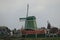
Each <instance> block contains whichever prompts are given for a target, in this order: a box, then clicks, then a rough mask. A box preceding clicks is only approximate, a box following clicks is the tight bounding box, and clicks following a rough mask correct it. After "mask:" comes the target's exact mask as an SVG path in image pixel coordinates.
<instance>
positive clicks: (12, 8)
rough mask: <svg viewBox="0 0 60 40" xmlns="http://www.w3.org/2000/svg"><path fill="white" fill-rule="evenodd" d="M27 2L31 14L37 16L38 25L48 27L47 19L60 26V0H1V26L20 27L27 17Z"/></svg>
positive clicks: (53, 24)
mask: <svg viewBox="0 0 60 40" xmlns="http://www.w3.org/2000/svg"><path fill="white" fill-rule="evenodd" d="M27 3H29V16H36V21H37V27H38V28H40V27H46V26H47V20H49V22H50V23H51V25H52V26H55V27H58V28H60V0H0V26H7V27H9V28H10V29H14V28H17V29H20V28H21V27H22V25H23V22H20V21H19V18H22V17H26V9H27Z"/></svg>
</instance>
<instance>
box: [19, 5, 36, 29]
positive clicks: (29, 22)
mask: <svg viewBox="0 0 60 40" xmlns="http://www.w3.org/2000/svg"><path fill="white" fill-rule="evenodd" d="M28 11H29V4H27V15H26V18H19V20H25V29H26V30H36V29H37V24H36V17H35V16H28Z"/></svg>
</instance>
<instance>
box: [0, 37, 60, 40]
mask: <svg viewBox="0 0 60 40" xmlns="http://www.w3.org/2000/svg"><path fill="white" fill-rule="evenodd" d="M0 40H60V37H58V38H57V37H54V38H52V37H51V38H9V39H1V38H0Z"/></svg>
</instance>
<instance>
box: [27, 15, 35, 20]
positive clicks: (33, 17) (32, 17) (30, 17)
mask: <svg viewBox="0 0 60 40" xmlns="http://www.w3.org/2000/svg"><path fill="white" fill-rule="evenodd" d="M26 19H27V20H35V19H36V17H35V16H29V17H27V18H26Z"/></svg>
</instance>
